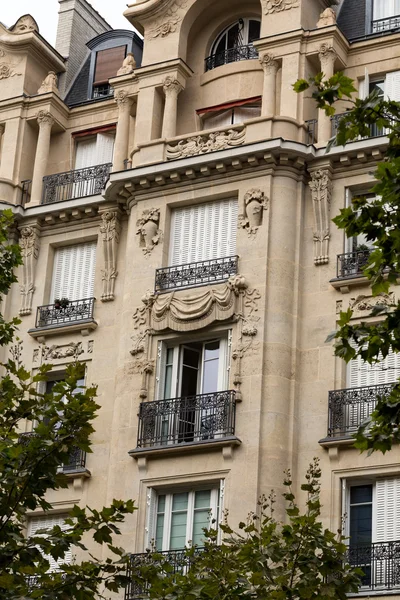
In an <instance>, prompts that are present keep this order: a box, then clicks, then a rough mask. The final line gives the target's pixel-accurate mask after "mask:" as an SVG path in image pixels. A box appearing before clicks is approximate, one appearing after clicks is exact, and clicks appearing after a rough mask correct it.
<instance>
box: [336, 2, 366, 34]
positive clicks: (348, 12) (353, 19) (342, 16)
mask: <svg viewBox="0 0 400 600" xmlns="http://www.w3.org/2000/svg"><path fill="white" fill-rule="evenodd" d="M365 22H366V0H343V5H342V8H341V10H340V13H339V16H338V25H339V27H340V29H341V30H342V32H343V33H344V35H345V36H346V37H347V39H348V40H352V39H355V38H360V37H363V36H364V35H366V33H367V32H366V31H365Z"/></svg>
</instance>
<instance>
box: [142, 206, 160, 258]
mask: <svg viewBox="0 0 400 600" xmlns="http://www.w3.org/2000/svg"><path fill="white" fill-rule="evenodd" d="M159 222H160V211H159V209H158V208H150V209H149V210H144V211H143V213H142V216H141V217H140V219H139V220H138V221H137V223H136V225H137V228H138V229H137V231H136V234H137V235H138V236H140V242H139V243H140V247H141V248H142V250H143V254H144V255H145V256H149V254H151V253H152V251H153V250H154V248H155V247H156V246H157V245H158V243H159V242H160V241H161V240H162V231H161V229H159V227H158V225H159Z"/></svg>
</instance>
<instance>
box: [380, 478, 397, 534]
mask: <svg viewBox="0 0 400 600" xmlns="http://www.w3.org/2000/svg"><path fill="white" fill-rule="evenodd" d="M374 513H375V517H374V542H392V541H397V540H400V479H399V478H391V479H378V480H377V482H376V502H375V510H374Z"/></svg>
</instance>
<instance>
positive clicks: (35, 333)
mask: <svg viewBox="0 0 400 600" xmlns="http://www.w3.org/2000/svg"><path fill="white" fill-rule="evenodd" d="M95 300H96V298H86V299H84V300H70V301H69V302H68V305H67V306H65V307H61V306H60V305H56V304H46V305H44V306H38V308H37V312H36V323H35V328H34V329H29V331H28V333H29V334H30V335H31V336H32V337H35V338H39V337H41V336H43V335H44V334H46V335H50V333H59V332H60V330H61V329H64V328H65V327H68V328H69V330H70V331H79V330H80V331H81V332H82V334H83V335H85V334H86V331H87V330H91V329H96V327H97V323H96V321H95V320H94V318H93V314H94V301H95Z"/></svg>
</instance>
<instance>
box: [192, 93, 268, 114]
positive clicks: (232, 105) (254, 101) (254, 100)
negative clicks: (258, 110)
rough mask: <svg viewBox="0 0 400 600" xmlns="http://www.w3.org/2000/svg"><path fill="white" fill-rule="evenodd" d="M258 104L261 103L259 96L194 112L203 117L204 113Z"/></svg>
mask: <svg viewBox="0 0 400 600" xmlns="http://www.w3.org/2000/svg"><path fill="white" fill-rule="evenodd" d="M258 102H261V96H255V97H254V98H247V99H246V100H236V101H235V102H225V104H217V105H216V106H208V107H207V108H199V110H196V113H197V114H198V115H205V114H206V113H213V112H220V111H221V110H228V109H229V108H236V107H237V106H245V105H246V104H257V103H258Z"/></svg>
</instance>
